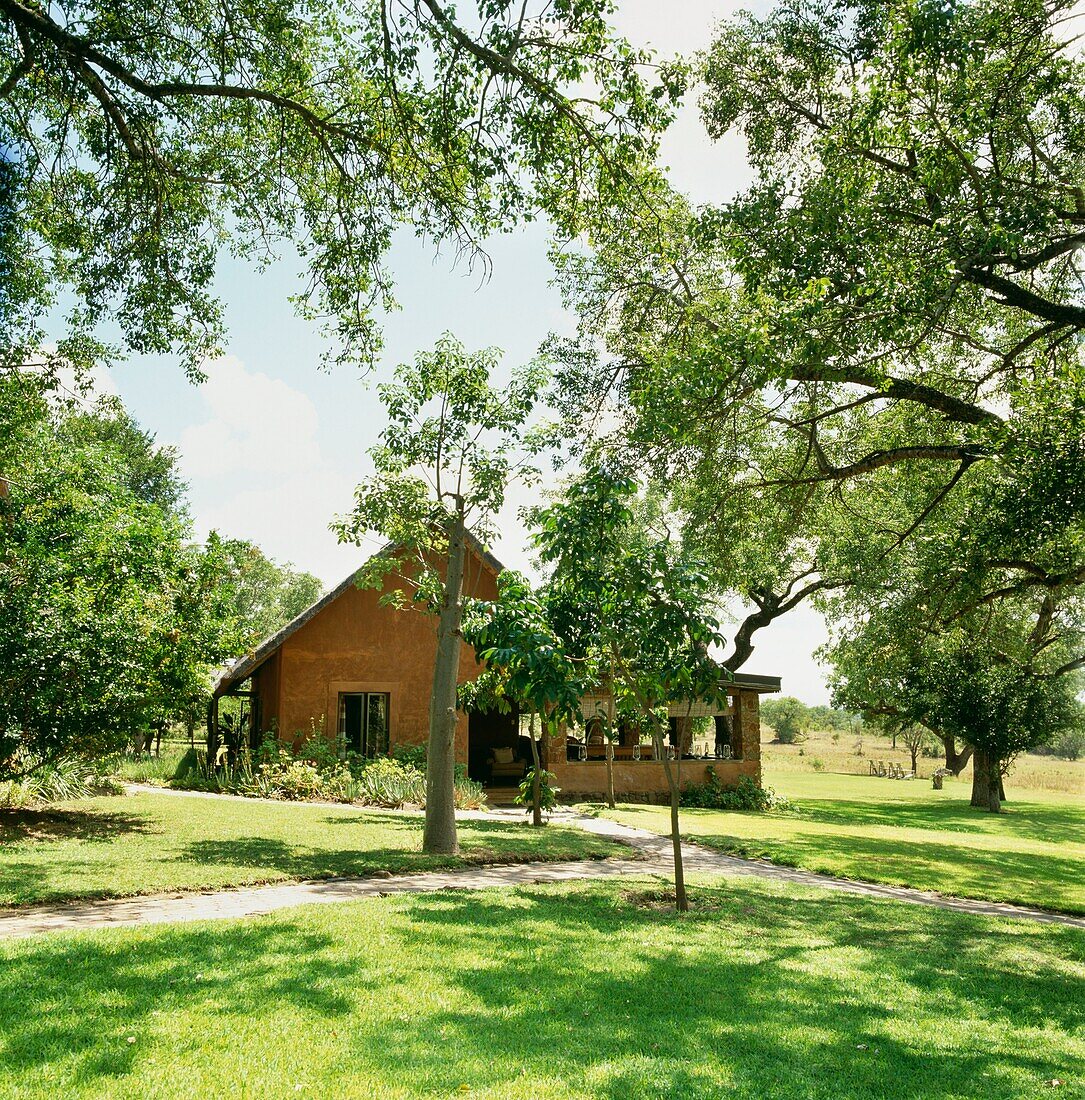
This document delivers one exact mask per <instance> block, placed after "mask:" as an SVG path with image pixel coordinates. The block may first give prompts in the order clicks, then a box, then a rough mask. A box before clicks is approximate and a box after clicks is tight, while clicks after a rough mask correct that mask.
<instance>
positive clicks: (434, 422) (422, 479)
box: [333, 335, 547, 853]
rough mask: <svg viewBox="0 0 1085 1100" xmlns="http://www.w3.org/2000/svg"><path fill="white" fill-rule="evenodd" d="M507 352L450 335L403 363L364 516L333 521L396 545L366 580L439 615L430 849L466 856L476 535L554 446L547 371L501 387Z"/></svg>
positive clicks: (395, 599) (531, 369)
mask: <svg viewBox="0 0 1085 1100" xmlns="http://www.w3.org/2000/svg"><path fill="white" fill-rule="evenodd" d="M499 357H500V356H499V353H498V352H497V351H496V350H495V349H492V348H490V349H487V350H484V351H480V352H475V353H469V352H467V351H466V350H465V349H464V347H463V345H462V344H460V343H459V342H458V341H457V340H455V339H454V338H453V337H452V336H448V335H446V336H444V337H442V338H441V339H440V340H439V341H438V342H437V345H436V347H435V348H434V350H433V351H432V352H422V353H419V354H418V355H417V356H416V357H415V361H414V363H413V365H411V364H404V365H401V366H400V367H399V368H398V369H397V371H396V376H395V381H394V382H393V383H389V384H386V385H382V386H380V387H379V393H380V399H381V403H382V404H383V405H384V408H385V411H386V414H387V416H388V421H389V422H388V426H387V427H386V428H385V429H384V431H383V432H382V433H381V440H382V442H381V444H380V446H378V447H375V448H373V449H372V450H371V451H370V457H371V458H372V461H373V465H374V468H375V470H374V474H373V476H372V477H371V478H370V479H369V480H368V481H366V482H365V483H363V484H362V485H359V486H358V488H357V490H356V491H355V507H354V511H353V512H352V513H351V514H350V515H349V516H348V517H346V518H343V519H340V520H338V521H337V522H336V523H335V524H334V525H333V527H334V529H335V530H336V531H337V532H338V534H339V538H340V540H341V541H344V542H355V543H360V542H361V540H362V538H363V537H364V536H365V535H366V534H367V533H368V532H376V533H377V534H379V535H380V536H381V537H382V538H384V539H386V540H388V546H387V547H386V548H385V549H384V551H382V552H381V553H380V554H377V555H375V556H374V557H373V558H371V559H370V560H369V562H368V563H367V564H366V565H365V566H363V567H362V569H361V570H360V571H359V573H358V578H357V583H358V584H359V585H361V586H363V587H371V588H383V587H384V586H385V585H386V584H387V583H388V582H389V578H394V582H395V583H396V584H397V585H401V586H402V587H395V588H394V589H393V590H392V591H391V593H389V594H388V595H386V596H385V597H384V598H385V600H386V601H387V602H388V603H390V604H394V605H396V606H401V607H407V606H413V607H415V608H417V609H420V610H425V611H426V612H428V613H430V614H433V615H436V616H437V654H436V660H435V662H434V668H433V692H432V695H431V697H430V720H429V742H428V755H427V765H426V828H425V837H424V839H423V847H424V849H425V851H427V852H442V853H450V852H455V851H456V850H457V841H456V815H455V797H454V782H455V735H456V721H457V706H456V683H457V679H458V676H459V666H460V650H461V645H462V638H463V635H462V629H461V627H462V620H463V608H464V597H463V574H464V562H465V557H466V547H467V540H468V539H469V538H472V539H474V538H476V537H477V538H482V539H485V538H486V537H487V536H488V534H489V533H490V524H491V521H492V519H493V517H494V516H495V515H496V513H497V512H498V511H499V509H500V508H501V506H502V504H503V503H504V501H505V493H506V490H507V488H508V486H509V484H510V482H511V481H513V480H515V479H519V480H521V481H524V480H531V479H532V478H533V477H534V476H535V473H536V471H535V470H534V468H533V467H532V466H531V465H530V458H531V456H532V455H533V454H534V453H537V452H538V451H539V450H540V449H541V448H542V446H543V445H544V442H545V436H544V434H542V433H536V432H533V431H530V430H529V429H528V421H529V418H530V417H531V415H532V413H533V411H534V410H535V406H536V404H537V402H538V400H539V396H540V393H541V392H542V388H543V386H544V384H545V382H546V379H547V371H546V369H545V367H544V366H543V364H542V363H541V362H535V363H532V364H529V365H528V366H527V367H525V368H522V369H520V370H517V371H514V372H513V374H512V377H511V379H510V380H509V382H508V383H507V384H505V385H501V386H499V387H498V386H495V385H494V384H493V381H492V375H493V372H494V370H495V369H496V367H497V364H498V361H499ZM472 532H474V533H473V534H472ZM408 593H409V595H408Z"/></svg>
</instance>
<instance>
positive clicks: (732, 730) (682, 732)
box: [545, 675, 780, 802]
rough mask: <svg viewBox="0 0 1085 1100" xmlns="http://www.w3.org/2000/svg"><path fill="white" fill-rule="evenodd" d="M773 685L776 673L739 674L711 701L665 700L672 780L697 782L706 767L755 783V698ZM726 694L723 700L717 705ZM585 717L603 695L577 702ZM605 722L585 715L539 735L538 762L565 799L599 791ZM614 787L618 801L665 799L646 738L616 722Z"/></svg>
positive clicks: (662, 777) (598, 710)
mask: <svg viewBox="0 0 1085 1100" xmlns="http://www.w3.org/2000/svg"><path fill="white" fill-rule="evenodd" d="M779 690H780V678H779V677H778V676H753V675H746V676H741V677H738V678H736V680H735V681H733V682H730V683H727V684H726V685H722V686H721V693H720V694H721V697H720V702H719V703H718V704H709V703H694V704H693V705H692V706H691V705H690V704H689V703H687V702H681V703H672V704H670V705H669V706H668V708H667V709H668V714H669V723H668V724H669V727H670V729H669V734H668V737H667V741H666V744H665V745H664V746H663V747H662V755H663V756H665V757H666V759H667V762H669V763H670V765H671V768H672V770H674V771H676V772H677V774H678V779H679V784H680V786H682V787H685V786H687V785H689V784H691V783H702V782H704V780H705V778H706V777H707V774H708V769H709V767H711V768H713V769H714V771H715V773H716V775H717V776H718V777H719V779H720V781H721V782H723V783H724V784H728V785H730V784H734V783H737V782H738V780H739V778H740V777H741V776H744V775H745V776H748V777H749V778H750V779H752V780H753V781H754V782H755V783H756V784H758V785H759V786H760V783H761V715H760V701H759V700H760V696H761V695H762V694H768V693H775V692H778V691H779ZM724 699H726V704H725V703H724ZM583 711H584V714H585V715H605V714H606V711H607V699H606V697H605V696H591V697H589V698H587V699H585V700H584V706H583ZM604 727H605V721H604V722H603V723H600V721H599V720H598V719H597V718H594V717H589V718H588V720H587V722H586V723H585V726H584V727H583V728H580V729H576V730H564V731H562V732H561V733H560V734H558V735H556V736H554V737H550V738H548V739H547V742H546V745H545V761H546V767H547V768H548V770H550V771H551V772H553V773H554V775H555V776H556V780H555V786H557V787H560V788H561V799H562V801H566V802H581V801H584V802H594V801H602V800H603V799H604V798H605V797H606V789H607V760H606V758H607V737H606V733H605V728H604ZM613 754H614V755H613V772H614V792H615V794H616V795H617V796H618V797H619V798H621V799H622V800H623V801H626V802H665V801H667V800H668V798H669V792H670V788H669V786H668V783H667V773H666V766H665V764H664V760H663V759H662V757H659V758H657V747H656V746H655V745H654V744H653V742H652V738H650V737H648V736H647V735H646V734H644V733H642V732H640V731H638V730H636V729H634V728H632V727H629V726H627V727H625V728H623V727H621V726H619V728H618V730H617V731H616V732H615V736H614V738H613Z"/></svg>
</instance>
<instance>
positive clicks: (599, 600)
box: [533, 466, 726, 912]
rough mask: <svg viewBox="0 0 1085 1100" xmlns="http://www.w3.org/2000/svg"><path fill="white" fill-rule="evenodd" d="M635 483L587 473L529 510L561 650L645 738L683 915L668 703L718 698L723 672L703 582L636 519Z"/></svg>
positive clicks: (677, 784) (676, 772)
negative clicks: (662, 789)
mask: <svg viewBox="0 0 1085 1100" xmlns="http://www.w3.org/2000/svg"><path fill="white" fill-rule="evenodd" d="M636 492H637V485H636V483H635V482H634V481H633V480H631V479H629V478H627V477H624V476H622V475H616V474H613V473H611V472H608V471H607V470H605V469H604V468H602V467H600V466H594V467H591V468H589V469H588V470H587V471H586V472H585V473H584V474H582V475H581V476H580V477H578V478H576V479H574V480H573V481H572V483H571V484H570V485H569V486H568V487H567V489H566V491H565V494H564V496H563V497H562V498H560V499H559V500H557V501H556V502H554V503H553V504H552V505H550V506H549V507H545V508H541V509H538V510H536V512H535V513H534V515H533V519H534V521H535V523H536V524H537V527H538V530H537V533H536V535H535V544H536V546H537V547H538V549H539V556H540V560H541V561H542V563H543V565H544V567H546V568H547V570H548V572H549V576H550V579H549V588H550V595H549V603H550V606H551V608H552V609H553V610H552V614H553V619H554V622H555V625H556V627H557V632H558V635H559V636H560V637H562V638H564V639H566V640H567V641H566V646H567V650H568V652H569V653H570V654H572V655H573V656H574V658H576V659H580V660H583V661H584V663H585V666H586V667H588V668H590V669H592V670H594V678H595V682H596V685H597V686H596V690H601V691H605V692H606V693H607V694H608V696H609V697H610V699H611V700H613V704H614V706H612V708H611V713H613V712H614V710H615V709H616V710H617V711H618V712H619V713H622V712H624V713H627V714H630V715H635V716H636V718H637V719H638V720H639V723H640V724H642V725H643V726H644V727H646V728H648V729H650V730H651V731H652V736H653V740H654V742H655V755H656V758H657V759H658V760H661V761H662V763H663V768H664V771H665V774H666V777H667V785H668V789H669V792H670V814H671V846H672V851H673V855H674V879H675V906H676V908H677V909H678V911H679V912H685V911H686V910H687V909H688V908H689V902H688V899H687V896H686V888H685V875H684V871H683V865H682V841H681V829H680V824H679V802H680V797H681V768H682V763H681V753H679V757H678V760H677V761H676V762H674V763H672V761H671V760H670V758H669V754H668V753H667V751H666V748H665V741H666V737H667V734H668V732H669V728H668V722H667V713H666V707H667V705H668V704H669V703H674V702H682V701H687V702H688V703H689V704H690V705H691V706H692V703H693V702H695V701H697V700H702V699H704V700H715V699H718V698H719V696H720V692H721V680H722V679H723V678H724V677H725V676H726V672H725V670H723V669H721V667H720V666H719V664H717V662H716V661H715V660H713V659H712V657H711V655H710V650H711V648H712V647H714V646H716V645H719V644H722V637H721V636H720V634H719V632H718V625H717V620H716V618H715V617H714V615H713V610H714V606H715V605H714V601H713V599H712V597H711V595H710V590H709V585H708V581H707V578H706V576H705V574H704V572H703V571H702V570H700V569H699V568H698V566H697V564H696V563H695V562H692V561H690V560H688V559H687V558H686V557H685V556H684V555H683V553H682V550H681V547H679V546H678V545H676V544H675V543H674V542H673V541H672V540H671V539H670V537H669V535H668V534H666V533H663V532H660V531H656V530H654V529H652V527H651V526H650V525H649V524H647V523H645V522H644V520H645V515H644V512H643V509H642V510H641V514H640V516H639V517H638V510H637V506H636V505H637V501H636Z"/></svg>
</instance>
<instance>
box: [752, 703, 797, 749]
mask: <svg viewBox="0 0 1085 1100" xmlns="http://www.w3.org/2000/svg"><path fill="white" fill-rule="evenodd" d="M762 715H763V717H764V719H765V721H766V722H767V723H768V724H769V725H770V726H772V728H773V729H774V730H775V731H776V739H777V740H778V741H780V742H781V743H782V744H784V745H791V744H793V743H794V742H795V741H797V740H798V739H799V737H800V735H801V734H802V733H804V732H805V729H806V723H807V721H808V717H807V707H806V705H805V704H804V703H803V702H802V701H801V700H799V699H796V698H795V697H794V696H791V695H785V696H783V697H782V698H780V699H772V700H769V701H768V703H767V704H766V706H765V707H764V709H763V711H762Z"/></svg>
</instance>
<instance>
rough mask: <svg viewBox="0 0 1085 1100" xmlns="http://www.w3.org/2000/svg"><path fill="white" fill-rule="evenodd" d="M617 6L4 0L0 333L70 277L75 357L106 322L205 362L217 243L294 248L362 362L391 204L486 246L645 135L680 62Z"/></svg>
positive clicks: (339, 338) (631, 157) (380, 291)
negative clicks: (640, 40)
mask: <svg viewBox="0 0 1085 1100" xmlns="http://www.w3.org/2000/svg"><path fill="white" fill-rule="evenodd" d="M608 10H609V5H608V4H607V3H606V2H605V0H586V2H577V3H568V2H564V0H563V2H559V3H556V4H552V3H526V4H521V3H515V4H513V3H511V2H498V3H489V2H487V3H478V4H476V5H469V6H468V7H467V9H466V10H465V11H463V12H459V11H454V10H453V9H452V8H451V7H450V6H448V5H446V4H444V3H442V2H440V0H391V2H387V3H380V4H376V3H372V4H370V3H367V4H354V3H350V2H348V0H312V2H306V3H299V2H295V0H275V2H272V3H258V4H253V3H248V2H245V0H227V2H226V3H218V2H215V3H210V2H207V0H195V2H192V3H186V4H178V3H176V2H175V0H168V2H165V3H158V4H153V5H148V4H144V3H138V2H137V3H133V2H122V3H115V2H112V0H110V2H108V3H105V2H101V0H61V2H59V3H51V4H41V3H38V2H37V0H0V151H2V159H0V235H2V237H3V241H4V245H5V248H4V270H3V272H2V278H0V282H2V293H0V307H2V309H3V321H4V346H3V350H4V352H5V356H6V357H7V358H8V359H9V360H14V361H16V362H22V361H25V359H26V356H27V349H31V350H34V349H36V348H37V347H38V346H39V345H40V344H42V343H43V338H44V336H45V335H46V334H45V333H43V332H42V330H41V329H40V327H39V323H40V317H41V314H42V310H43V309H44V308H46V307H49V306H52V305H55V304H57V303H58V301H59V300H60V299H59V297H58V296H59V295H60V294H61V292H62V291H68V292H70V293H71V296H72V300H74V303H75V304H74V307H73V308H72V311H71V314H70V318H69V328H68V333H67V336H66V338H63V339H60V340H59V341H58V343H59V345H60V352H61V354H62V355H64V356H65V357H66V358H67V359H68V360H69V361H76V362H78V361H86V360H87V359H88V358H89V357H92V356H93V355H94V354H95V353H100V352H101V347H100V346H99V345H97V344H96V342H95V341H94V340H93V339H92V337H93V335H94V333H95V331H96V329H97V327H98V325H99V323H100V322H102V321H103V320H106V319H109V320H111V321H112V322H114V323H115V324H116V325H117V326H118V327H119V330H120V332H121V334H122V337H123V342H124V343H125V345H126V346H127V347H129V348H132V349H135V350H137V351H145V352H168V351H171V352H178V353H180V354H181V356H182V358H183V361H184V364H185V366H186V368H187V370H188V371H189V372H190V373H191V374H194V375H196V374H198V373H199V370H200V366H201V363H202V361H203V359H204V358H205V357H206V356H207V355H208V354H210V353H211V352H213V351H214V350H215V349H216V348H217V347H218V344H219V342H220V340H221V337H222V335H223V315H222V309H221V305H220V303H219V302H218V301H217V300H216V297H215V293H214V288H213V279H214V274H215V261H216V257H217V255H218V253H219V252H220V251H221V250H224V249H225V250H228V251H230V252H232V253H234V254H235V255H237V256H239V257H241V258H242V259H245V260H248V261H251V262H253V263H255V264H259V265H262V264H265V263H267V262H268V261H269V260H270V259H271V258H273V257H274V256H275V255H276V254H277V252H278V251H281V250H282V249H283V248H286V249H290V250H294V251H296V252H297V254H298V255H299V256H300V258H301V260H302V262H303V264H304V266H305V268H306V269H307V271H308V282H307V284H306V285H305V287H304V288H303V289H302V290H301V292H300V293H299V296H298V302H299V305H300V307H301V308H302V309H303V310H304V311H305V312H306V314H307V315H308V316H310V317H312V318H314V319H316V318H318V317H319V318H325V319H329V320H330V322H331V324H332V326H333V328H334V330H335V337H336V343H337V353H338V354H340V355H342V356H344V357H352V358H357V359H363V360H364V359H367V358H368V357H369V356H370V355H371V354H372V353H373V352H374V350H375V348H376V347H377V341H376V338H375V334H374V330H373V327H372V324H371V307H372V305H373V304H374V303H375V302H376V303H380V304H383V305H388V304H390V303H391V301H392V297H391V277H390V274H389V272H388V271H387V269H386V268H385V266H384V264H383V257H384V255H385V253H386V252H387V250H388V247H389V243H390V239H391V233H392V230H393V228H394V227H395V226H396V225H405V226H409V227H411V228H412V229H413V230H414V231H415V232H417V233H419V234H421V235H424V236H426V237H428V238H431V239H432V240H434V241H435V242H441V241H452V242H454V243H455V244H456V245H457V246H458V247H462V248H464V249H466V250H468V251H470V252H476V253H477V250H478V247H479V245H480V242H481V241H482V240H483V238H484V237H485V236H486V235H487V234H488V233H491V232H494V231H499V230H503V229H505V228H507V227H508V226H509V225H510V224H512V223H513V222H514V221H515V220H517V219H518V218H530V217H534V216H537V215H538V214H539V213H540V212H542V211H545V212H547V213H549V214H550V215H551V216H552V217H554V218H555V219H556V220H558V221H562V220H567V219H570V218H574V217H575V212H576V211H577V210H578V209H579V207H580V206H581V204H583V203H586V202H589V201H591V196H593V195H599V194H600V193H604V192H606V191H607V190H611V191H612V190H613V189H614V184H613V183H608V182H607V181H608V180H612V179H620V178H623V176H624V174H625V173H626V172H627V170H628V166H629V165H630V164H633V163H637V162H639V161H641V160H642V159H644V158H645V157H650V156H651V153H652V151H653V149H654V146H655V135H656V134H657V132H658V131H659V129H660V128H661V126H662V125H663V124H664V122H665V121H666V118H667V116H668V110H669V107H668V101H669V99H670V98H671V94H672V93H673V92H675V91H677V89H678V87H679V85H680V80H681V77H680V73H678V72H677V71H671V70H668V69H666V68H657V67H648V66H646V64H645V62H646V61H647V60H648V58H647V57H646V55H644V54H642V53H641V52H639V51H636V50H634V49H632V48H631V47H630V46H629V45H628V44H627V43H625V42H624V41H623V40H621V39H620V38H618V37H617V36H615V35H614V33H613V32H612V30H611V28H610V27H609V24H608V21H607V17H608ZM461 19H462V20H463V21H462V22H461ZM55 335H56V334H53V336H54V338H55Z"/></svg>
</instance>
